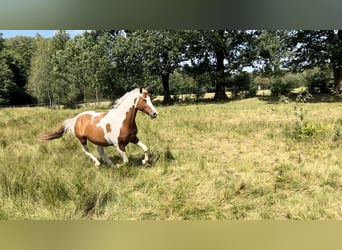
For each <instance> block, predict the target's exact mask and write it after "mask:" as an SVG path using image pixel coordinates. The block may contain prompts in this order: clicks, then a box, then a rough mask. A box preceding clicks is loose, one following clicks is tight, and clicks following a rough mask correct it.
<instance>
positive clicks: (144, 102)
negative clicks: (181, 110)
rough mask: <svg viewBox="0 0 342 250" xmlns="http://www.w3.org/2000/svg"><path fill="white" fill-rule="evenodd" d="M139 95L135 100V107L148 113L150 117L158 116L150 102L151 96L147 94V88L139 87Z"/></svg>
mask: <svg viewBox="0 0 342 250" xmlns="http://www.w3.org/2000/svg"><path fill="white" fill-rule="evenodd" d="M140 93H141V94H140V95H139V98H138V100H137V101H136V105H135V106H136V108H137V109H138V110H140V111H142V112H144V113H145V114H148V115H149V116H150V117H151V118H152V119H153V118H156V117H157V116H158V112H157V110H156V109H155V107H154V106H153V104H152V102H151V98H150V96H149V95H148V91H147V89H144V88H142V89H140Z"/></svg>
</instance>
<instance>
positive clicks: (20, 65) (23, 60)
mask: <svg viewBox="0 0 342 250" xmlns="http://www.w3.org/2000/svg"><path fill="white" fill-rule="evenodd" d="M33 50H34V47H33V39H32V38H25V37H14V38H11V39H6V40H5V39H0V61H1V63H0V64H1V66H0V67H1V70H0V71H1V73H0V74H1V77H0V78H1V80H0V82H1V92H2V94H1V95H2V96H1V97H0V98H1V99H2V103H6V104H12V105H15V104H28V103H30V102H32V98H31V97H30V96H28V95H27V94H26V92H25V85H26V84H27V78H28V71H29V67H30V59H31V58H30V57H31V55H32V53H33Z"/></svg>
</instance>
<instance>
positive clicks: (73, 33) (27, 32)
mask: <svg viewBox="0 0 342 250" xmlns="http://www.w3.org/2000/svg"><path fill="white" fill-rule="evenodd" d="M55 32H56V30H0V33H2V37H3V38H11V37H15V36H31V37H35V36H36V34H40V35H42V36H43V37H45V38H48V37H53V36H54V34H55ZM67 32H68V33H69V35H70V37H74V36H76V35H78V34H81V33H82V32H84V30H67Z"/></svg>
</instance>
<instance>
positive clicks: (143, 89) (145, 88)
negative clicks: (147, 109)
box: [140, 87, 148, 94]
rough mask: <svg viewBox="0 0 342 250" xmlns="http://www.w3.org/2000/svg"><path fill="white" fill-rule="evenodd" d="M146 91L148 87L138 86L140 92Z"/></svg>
mask: <svg viewBox="0 0 342 250" xmlns="http://www.w3.org/2000/svg"><path fill="white" fill-rule="evenodd" d="M142 93H148V87H140V94H142Z"/></svg>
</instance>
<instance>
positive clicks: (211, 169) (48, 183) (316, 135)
mask: <svg viewBox="0 0 342 250" xmlns="http://www.w3.org/2000/svg"><path fill="white" fill-rule="evenodd" d="M298 105H301V106H300V107H301V109H298ZM298 110H301V111H300V112H302V114H301V115H302V116H299V115H298ZM340 110H341V106H340V103H307V104H294V103H290V104H273V103H267V102H263V101H260V100H258V99H247V100H241V101H234V102H230V103H226V104H197V105H196V104H193V105H188V106H182V105H176V106H171V107H158V112H159V117H158V118H157V119H154V120H151V119H149V118H148V117H147V116H145V115H143V114H139V115H138V117H137V124H138V128H139V133H138V136H139V137H140V139H141V140H142V141H143V142H144V143H145V144H146V145H147V146H148V147H149V154H150V156H151V160H150V162H149V165H148V166H147V167H143V166H142V165H141V159H142V157H143V153H142V151H141V149H140V148H138V147H136V146H135V145H129V147H128V149H127V151H128V155H129V159H130V162H129V164H128V165H125V166H122V167H121V168H119V169H117V168H110V167H109V166H106V165H102V167H101V168H100V169H99V170H97V169H96V168H95V167H94V165H93V163H92V161H91V160H90V159H89V158H88V157H86V156H85V155H84V153H83V152H82V151H81V147H80V145H79V142H78V141H77V139H75V138H74V137H73V136H72V135H70V134H67V135H65V136H64V137H63V138H62V139H60V140H55V141H51V142H46V143H41V142H37V141H36V139H35V138H36V136H37V135H38V134H40V133H42V132H46V131H48V130H50V129H53V128H56V127H58V126H59V125H60V123H61V122H62V121H63V120H64V119H67V118H69V117H72V116H74V115H76V114H77V113H79V112H81V111H83V109H82V110H49V109H45V108H18V109H1V110H0V159H1V166H0V202H1V205H0V218H1V219H341V218H342V163H341V161H340V158H341V157H340V155H341V150H342V148H341V147H340V144H341V141H342V119H341V118H340V117H339V116H340ZM299 117H303V119H300V118H299ZM90 149H91V151H92V152H94V153H95V152H96V148H95V147H94V146H90ZM106 152H107V154H108V155H109V156H110V158H111V159H112V160H113V161H121V159H120V157H119V155H118V154H117V153H116V151H115V150H114V149H113V148H106Z"/></svg>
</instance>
